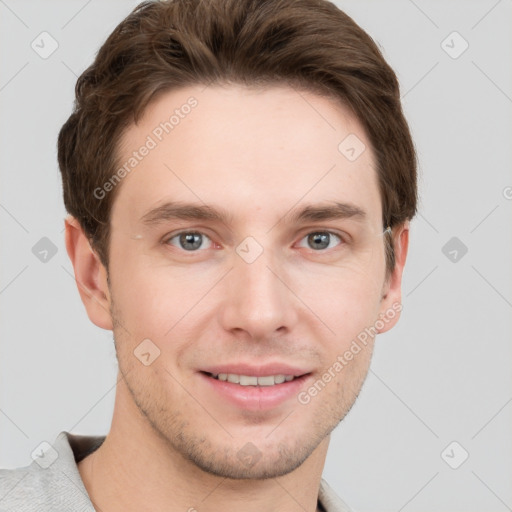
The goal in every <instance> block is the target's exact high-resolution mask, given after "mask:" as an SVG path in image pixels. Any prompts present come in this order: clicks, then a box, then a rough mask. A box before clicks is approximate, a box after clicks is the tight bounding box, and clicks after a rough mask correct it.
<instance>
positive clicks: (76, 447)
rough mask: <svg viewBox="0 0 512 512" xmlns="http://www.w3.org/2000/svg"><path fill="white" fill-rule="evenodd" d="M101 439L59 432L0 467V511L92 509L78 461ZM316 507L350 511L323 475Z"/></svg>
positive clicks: (333, 511) (73, 511) (326, 510)
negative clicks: (25, 459)
mask: <svg viewBox="0 0 512 512" xmlns="http://www.w3.org/2000/svg"><path fill="white" fill-rule="evenodd" d="M104 440H105V436H86V435H79V434H71V433H69V432H66V431H62V432H60V434H59V435H58V436H57V438H56V440H55V442H54V443H53V445H50V444H49V443H44V444H43V445H40V447H39V448H37V449H36V451H35V453H34V457H35V460H34V461H33V462H32V463H31V464H30V465H29V466H24V467H20V468H15V469H0V512H95V509H94V507H93V505H92V502H91V499H90V498H89V495H88V493H87V490H86V488H85V486H84V483H83V481H82V478H81V476H80V472H79V471H78V466H77V463H78V462H80V461H81V460H82V459H83V458H85V457H87V455H89V454H91V453H92V452H94V451H95V450H96V449H97V448H99V447H100V446H101V444H102V443H103V441H104ZM318 506H319V508H320V510H322V512H351V510H350V508H349V507H348V506H347V505H346V504H345V503H344V502H343V501H342V500H341V499H340V498H338V496H337V495H336V494H335V493H334V491H333V490H332V489H331V488H330V487H329V485H328V484H327V482H326V481H325V480H324V479H323V478H322V480H321V483H320V490H319V493H318Z"/></svg>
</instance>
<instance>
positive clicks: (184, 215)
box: [140, 201, 366, 226]
mask: <svg viewBox="0 0 512 512" xmlns="http://www.w3.org/2000/svg"><path fill="white" fill-rule="evenodd" d="M349 218H354V219H355V220H364V219H365V218H366V212H365V211H364V210H363V209H362V208H360V207H359V206H357V205H354V204H352V203H340V202H336V201H334V202H332V203H328V204H307V205H306V206H304V207H302V208H301V209H300V210H298V211H295V210H292V211H290V212H288V213H287V214H286V215H285V216H284V217H282V218H281V221H282V220H285V219H287V221H288V222H290V223H292V224H300V223H304V222H318V221H326V220H336V219H349ZM176 219H180V220H207V221H213V222H220V223H223V224H230V223H231V222H232V220H233V215H232V214H231V213H229V212H228V211H227V210H225V209H224V208H216V207H213V206H209V205H206V204H203V205H201V204H194V203H183V202H177V201H175V202H167V203H164V204H162V205H161V206H157V207H155V208H152V209H151V210H149V211H148V212H147V213H145V214H144V215H143V216H142V217H141V218H140V221H141V222H142V223H143V224H145V225H147V226H153V225H157V224H160V223H163V222H166V221H169V220H176Z"/></svg>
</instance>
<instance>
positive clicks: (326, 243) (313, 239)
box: [302, 231, 344, 250]
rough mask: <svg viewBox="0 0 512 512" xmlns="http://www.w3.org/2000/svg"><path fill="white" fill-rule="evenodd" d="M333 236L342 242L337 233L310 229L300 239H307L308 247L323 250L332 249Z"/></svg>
mask: <svg viewBox="0 0 512 512" xmlns="http://www.w3.org/2000/svg"><path fill="white" fill-rule="evenodd" d="M333 237H334V238H337V239H338V240H339V241H340V242H342V243H343V242H344V241H343V239H342V238H341V236H340V235H337V234H336V233H333V232H331V231H312V232H311V233H309V234H308V235H306V236H305V237H304V238H303V239H302V240H304V239H306V240H307V243H308V244H309V248H310V249H314V250H324V249H332V246H331V242H332V241H333ZM302 247H303V246H302Z"/></svg>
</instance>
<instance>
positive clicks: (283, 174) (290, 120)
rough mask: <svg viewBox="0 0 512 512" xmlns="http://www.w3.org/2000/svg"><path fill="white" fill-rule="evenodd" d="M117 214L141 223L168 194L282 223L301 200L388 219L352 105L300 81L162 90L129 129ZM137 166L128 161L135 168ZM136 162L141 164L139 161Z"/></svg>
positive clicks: (123, 145) (239, 215) (235, 215)
mask: <svg viewBox="0 0 512 512" xmlns="http://www.w3.org/2000/svg"><path fill="white" fill-rule="evenodd" d="M118 160H119V161H118V164H119V166H120V167H121V166H124V168H125V170H128V172H125V173H123V176H124V177H123V179H122V181H121V183H120V184H119V185H118V186H120V187H121V189H120V190H119V191H118V194H117V197H116V201H115V202H114V205H113V210H112V220H113V221H116V222H121V221H120V218H121V217H122V219H125V220H127V221H128V222H130V224H132V225H135V224H136V223H137V222H139V221H140V219H141V218H142V217H143V215H144V214H145V213H146V212H147V211H148V209H150V208H152V207H155V206H158V205H159V204H163V203H165V202H169V201H182V202H197V203H203V204H208V205H212V206H216V205H217V206H219V207H221V208H222V209H223V210H230V211H232V212H233V216H232V217H233V219H234V221H242V220H244V221H247V220H250V219H252V220H255V219H256V217H254V214H255V213H256V212H257V213H258V217H257V218H258V219H259V220H261V221H262V222H273V221H274V220H275V218H277V217H280V216H282V215H283V213H285V212H286V211H289V210H290V209H291V208H293V207H294V206H296V205H300V203H301V201H304V202H305V203H308V204H313V203H315V202H318V201H336V202H346V203H351V204H355V205H356V206H360V207H362V208H363V207H364V210H365V211H366V212H367V213H368V218H370V219H374V221H377V220H380V217H381V202H380V197H379V192H378V185H377V177H376V173H375V159H374V155H373V151H372V149H371V146H370V143H369V141H368V139H367V136H366V134H365V131H364V129H363V128H362V126H361V125H360V123H359V122H358V120H357V119H356V118H355V116H354V115H353V114H352V113H351V112H350V111H349V110H348V109H347V108H346V107H344V106H343V105H341V104H340V103H338V102H335V101H334V100H332V99H328V98H325V97H321V96H318V95H316V94H314V93H310V92H304V91H298V90H295V89H293V88H291V87H286V86H282V87H272V88H266V89H259V90H256V89H248V88H246V87H243V86H235V85H230V86H215V87H204V86H193V87H187V88H183V89H179V90H174V91H171V92H168V93H165V94H163V95H162V96H161V97H159V98H158V99H157V100H156V101H154V102H153V103H152V104H151V105H150V106H149V107H148V108H147V109H146V111H145V113H144V116H143V117H142V118H141V119H140V121H139V123H138V124H137V125H135V124H133V125H132V126H130V127H129V128H128V129H127V130H126V132H125V133H124V135H123V138H122V140H121V143H120V145H119V152H118ZM126 164H128V165H126ZM130 164H133V165H130Z"/></svg>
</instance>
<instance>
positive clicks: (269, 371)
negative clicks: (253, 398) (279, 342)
mask: <svg viewBox="0 0 512 512" xmlns="http://www.w3.org/2000/svg"><path fill="white" fill-rule="evenodd" d="M201 371H203V372H206V373H216V374H219V373H234V374H236V375H252V376H255V377H267V376H269V375H293V376H294V377H300V376H302V375H305V374H307V373H311V370H309V369H303V368H297V367H294V366H290V365H287V364H284V363H267V364H261V365H250V364H244V363H233V364H223V365H217V366H208V367H207V368H201Z"/></svg>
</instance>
